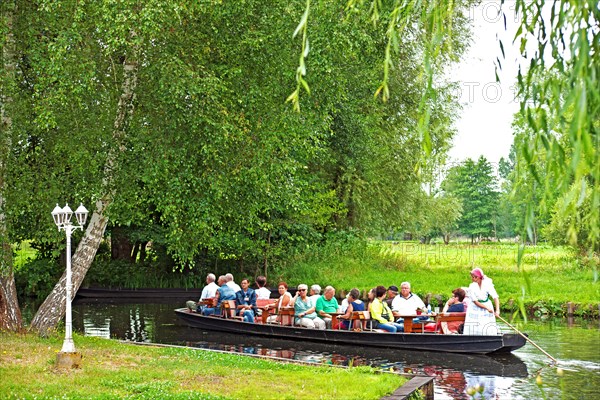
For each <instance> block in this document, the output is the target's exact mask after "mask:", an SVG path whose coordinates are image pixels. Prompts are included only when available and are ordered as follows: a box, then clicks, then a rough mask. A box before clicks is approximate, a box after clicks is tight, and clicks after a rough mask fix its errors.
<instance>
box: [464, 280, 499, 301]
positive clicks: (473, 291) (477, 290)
mask: <svg viewBox="0 0 600 400" xmlns="http://www.w3.org/2000/svg"><path fill="white" fill-rule="evenodd" d="M488 294H489V296H490V297H491V298H492V299H497V298H498V293H497V292H496V288H495V287H494V283H493V282H492V279H491V278H488V277H485V278H483V279H482V280H481V287H479V285H478V284H477V282H471V284H470V285H469V292H468V296H469V298H470V299H471V301H483V300H486V299H487V298H488Z"/></svg>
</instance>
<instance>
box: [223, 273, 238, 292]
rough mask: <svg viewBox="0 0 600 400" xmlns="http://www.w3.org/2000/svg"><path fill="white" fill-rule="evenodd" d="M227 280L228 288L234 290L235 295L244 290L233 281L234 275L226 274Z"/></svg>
mask: <svg viewBox="0 0 600 400" xmlns="http://www.w3.org/2000/svg"><path fill="white" fill-rule="evenodd" d="M225 280H226V281H227V286H229V287H230V288H231V290H233V293H237V292H239V291H240V290H242V288H241V287H240V285H238V284H237V283H235V282H234V281H233V275H232V274H230V273H226V274H225Z"/></svg>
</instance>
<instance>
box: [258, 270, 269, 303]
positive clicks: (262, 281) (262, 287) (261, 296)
mask: <svg viewBox="0 0 600 400" xmlns="http://www.w3.org/2000/svg"><path fill="white" fill-rule="evenodd" d="M255 282H256V286H258V289H256V290H255V291H254V292H255V293H256V300H268V299H269V298H271V291H270V290H269V289H267V288H266V286H267V278H265V277H264V276H262V275H260V276H257V277H256V280H255Z"/></svg>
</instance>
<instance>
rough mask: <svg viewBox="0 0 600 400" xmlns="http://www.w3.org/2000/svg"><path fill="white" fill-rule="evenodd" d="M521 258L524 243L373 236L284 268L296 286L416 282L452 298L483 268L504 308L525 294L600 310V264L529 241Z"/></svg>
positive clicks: (529, 300)
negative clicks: (364, 244) (584, 262)
mask: <svg viewBox="0 0 600 400" xmlns="http://www.w3.org/2000/svg"><path fill="white" fill-rule="evenodd" d="M517 259H518V247H517V245H515V244H510V243H505V244H489V245H488V244H480V245H467V244H450V245H447V246H446V245H443V244H437V245H422V244H419V243H415V242H394V243H392V242H372V243H371V245H370V246H368V247H367V248H363V249H344V250H343V251H339V252H336V251H335V250H331V249H329V251H326V252H321V253H319V254H314V255H313V256H311V257H306V258H304V259H298V260H297V262H296V263H295V264H294V265H292V266H289V267H287V268H286V269H285V270H284V272H283V274H282V275H283V276H282V278H284V279H288V283H290V284H291V285H296V284H298V283H307V284H308V285H311V284H312V283H319V284H320V285H322V286H323V285H328V284H331V285H333V286H335V287H336V288H337V289H341V290H345V291H347V290H349V289H351V288H352V287H357V288H359V289H360V290H368V289H370V288H372V287H374V286H377V285H383V286H386V287H387V286H389V285H396V286H400V283H401V282H403V281H409V282H410V283H411V285H412V289H413V291H414V292H415V293H417V294H419V295H420V296H422V297H424V296H426V295H427V294H428V293H431V294H432V295H438V297H441V298H442V300H443V301H445V300H446V299H447V298H448V296H449V295H450V294H451V291H452V289H454V288H456V287H460V286H468V285H469V284H470V283H471V278H470V275H469V272H470V271H471V269H472V268H474V267H476V266H478V267H481V268H482V269H483V271H484V272H485V274H486V275H488V276H489V277H490V278H492V279H493V281H494V284H495V286H496V290H497V291H498V294H499V296H500V302H501V304H502V307H503V308H504V309H505V310H506V309H509V308H510V309H514V306H511V304H516V303H517V302H518V301H519V300H522V301H523V303H524V304H525V305H526V306H527V307H528V308H530V309H531V310H535V308H536V307H535V305H536V304H538V303H539V302H543V303H545V304H551V305H553V307H559V308H560V307H561V306H563V307H564V304H565V303H567V302H574V303H576V304H578V311H577V312H578V313H580V314H581V315H587V316H591V315H593V316H598V304H599V303H600V282H599V279H598V272H599V271H598V268H593V267H589V266H587V267H584V266H582V265H580V263H579V261H578V260H577V258H576V255H575V254H574V252H573V251H572V250H571V249H569V248H566V247H553V246H529V247H526V248H525V251H524V254H523V257H522V263H521V266H520V267H519V266H518V263H517ZM434 303H435V302H434ZM434 305H435V304H434Z"/></svg>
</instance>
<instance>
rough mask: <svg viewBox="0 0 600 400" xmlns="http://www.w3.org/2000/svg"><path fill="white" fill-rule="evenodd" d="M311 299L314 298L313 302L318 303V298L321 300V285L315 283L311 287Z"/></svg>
mask: <svg viewBox="0 0 600 400" xmlns="http://www.w3.org/2000/svg"><path fill="white" fill-rule="evenodd" d="M309 297H310V299H311V300H312V302H313V304H314V305H316V304H317V300H319V297H321V286H319V285H317V284H314V285H312V286H311V287H310V296H309Z"/></svg>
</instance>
